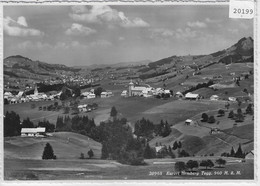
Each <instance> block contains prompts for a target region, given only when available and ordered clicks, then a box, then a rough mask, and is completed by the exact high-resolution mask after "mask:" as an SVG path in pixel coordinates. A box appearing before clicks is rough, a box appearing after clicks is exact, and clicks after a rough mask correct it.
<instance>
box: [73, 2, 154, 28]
mask: <svg viewBox="0 0 260 186" xmlns="http://www.w3.org/2000/svg"><path fill="white" fill-rule="evenodd" d="M70 17H71V18H72V19H73V20H74V21H80V22H87V23H99V24H101V23H107V24H114V25H119V26H121V27H126V28H130V27H149V26H150V25H149V24H148V23H147V22H145V21H144V20H143V19H141V18H139V17H135V18H129V17H127V16H126V15H125V14H124V12H120V11H118V10H116V9H112V8H111V7H109V6H106V5H94V6H92V7H90V8H88V7H87V6H73V7H72V13H70Z"/></svg>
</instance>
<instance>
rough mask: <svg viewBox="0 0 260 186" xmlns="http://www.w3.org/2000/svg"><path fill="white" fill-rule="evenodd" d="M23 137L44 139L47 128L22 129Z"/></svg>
mask: <svg viewBox="0 0 260 186" xmlns="http://www.w3.org/2000/svg"><path fill="white" fill-rule="evenodd" d="M21 136H22V137H27V136H28V137H44V136H45V127H37V128H22V130H21Z"/></svg>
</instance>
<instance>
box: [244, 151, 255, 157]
mask: <svg viewBox="0 0 260 186" xmlns="http://www.w3.org/2000/svg"><path fill="white" fill-rule="evenodd" d="M245 159H254V150H251V151H250V152H249V153H247V154H246V156H245Z"/></svg>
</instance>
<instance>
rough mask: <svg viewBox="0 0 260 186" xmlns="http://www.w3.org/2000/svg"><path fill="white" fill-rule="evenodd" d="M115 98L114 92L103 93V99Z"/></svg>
mask: <svg viewBox="0 0 260 186" xmlns="http://www.w3.org/2000/svg"><path fill="white" fill-rule="evenodd" d="M111 96H113V93H112V92H101V98H108V97H111Z"/></svg>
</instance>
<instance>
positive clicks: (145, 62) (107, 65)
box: [74, 60, 151, 69]
mask: <svg viewBox="0 0 260 186" xmlns="http://www.w3.org/2000/svg"><path fill="white" fill-rule="evenodd" d="M150 62H151V61H150V60H141V61H130V62H119V63H113V64H92V65H87V66H74V68H81V69H95V68H106V67H111V68H113V67H114V68H117V67H128V66H129V67H130V66H138V65H147V64H148V63H150Z"/></svg>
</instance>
